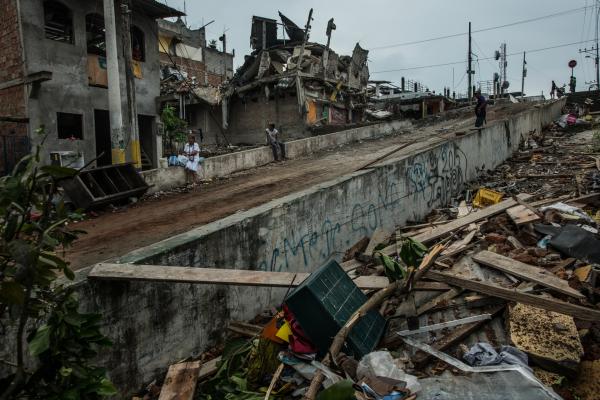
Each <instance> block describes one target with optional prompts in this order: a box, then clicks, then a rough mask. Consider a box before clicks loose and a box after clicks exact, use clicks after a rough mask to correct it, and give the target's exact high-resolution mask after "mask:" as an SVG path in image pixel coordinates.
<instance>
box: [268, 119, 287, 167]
mask: <svg viewBox="0 0 600 400" xmlns="http://www.w3.org/2000/svg"><path fill="white" fill-rule="evenodd" d="M265 132H266V133H267V144H268V145H270V146H271V149H272V150H273V158H274V159H275V161H283V160H284V159H285V146H284V144H283V143H282V142H281V141H280V140H279V131H278V130H277V129H276V128H275V124H272V123H271V124H269V127H268V128H267V129H266V130H265ZM279 150H281V158H279V157H278V153H279Z"/></svg>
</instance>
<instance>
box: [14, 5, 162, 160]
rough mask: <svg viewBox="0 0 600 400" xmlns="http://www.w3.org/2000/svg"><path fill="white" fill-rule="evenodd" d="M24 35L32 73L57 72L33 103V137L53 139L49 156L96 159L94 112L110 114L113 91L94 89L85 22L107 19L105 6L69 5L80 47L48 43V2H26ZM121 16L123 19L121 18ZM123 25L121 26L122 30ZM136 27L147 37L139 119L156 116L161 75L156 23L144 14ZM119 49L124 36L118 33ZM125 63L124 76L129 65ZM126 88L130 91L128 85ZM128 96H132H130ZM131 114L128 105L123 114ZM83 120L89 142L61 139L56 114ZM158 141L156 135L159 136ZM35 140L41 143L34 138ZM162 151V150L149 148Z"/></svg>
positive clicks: (138, 88)
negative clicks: (41, 130)
mask: <svg viewBox="0 0 600 400" xmlns="http://www.w3.org/2000/svg"><path fill="white" fill-rule="evenodd" d="M20 4H21V18H22V29H23V37H24V44H25V46H24V47H25V59H26V60H27V62H26V73H33V72H38V71H51V72H52V80H50V81H47V82H44V83H42V85H41V90H40V92H39V95H38V96H37V98H30V99H29V100H28V108H29V118H30V124H29V126H30V134H31V135H32V137H34V136H35V135H33V131H34V130H35V129H37V128H38V127H39V126H41V125H44V126H45V127H46V132H48V133H49V137H48V139H47V141H46V147H45V150H46V153H49V152H50V151H56V150H73V151H82V152H83V153H84V157H85V160H86V162H87V161H90V160H92V159H94V158H95V157H96V155H97V154H96V140H95V132H94V126H95V124H94V110H95V109H97V110H108V89H105V88H101V87H93V86H89V84H88V69H87V42H86V26H85V16H86V15H87V14H90V13H97V14H101V15H102V14H103V8H102V3H101V2H100V3H99V2H95V1H69V2H68V3H67V2H65V4H67V5H68V7H69V8H70V9H71V11H72V13H73V29H74V43H72V44H71V43H62V42H57V41H54V40H50V39H47V38H46V37H45V32H44V9H43V2H42V1H39V0H21V1H20ZM117 15H120V14H119V13H117ZM119 25H120V24H119V23H117V26H119ZM132 25H135V26H137V27H138V28H140V29H141V30H142V31H143V32H144V37H145V42H146V43H145V44H146V46H145V47H146V49H145V50H146V51H145V56H146V58H145V62H142V63H141V65H142V75H143V78H142V79H135V84H136V101H137V111H138V114H144V115H151V116H155V115H156V104H155V99H156V97H157V96H158V95H159V91H160V74H159V60H158V45H157V39H156V38H157V31H158V27H157V24H156V21H154V20H153V19H151V18H149V17H146V16H143V15H142V14H139V13H134V14H133V21H132ZM117 31H118V32H117V37H118V39H117V40H118V43H120V37H121V33H120V32H119V29H117ZM120 58H121V63H120V69H121V75H122V76H124V75H125V63H124V61H123V59H122V57H120ZM122 85H125V82H124V80H123V81H122ZM122 93H126V92H125V90H123V91H122ZM126 110H127V104H126V99H125V98H124V99H123V112H124V113H125V112H126ZM57 112H66V113H74V114H82V115H83V140H75V141H70V140H66V139H58V136H57V132H56V113H57ZM153 136H154V138H153V139H154V140H155V139H156V135H155V134H153ZM34 138H35V137H34ZM145 147H152V148H156V147H157V146H154V145H153V146H145Z"/></svg>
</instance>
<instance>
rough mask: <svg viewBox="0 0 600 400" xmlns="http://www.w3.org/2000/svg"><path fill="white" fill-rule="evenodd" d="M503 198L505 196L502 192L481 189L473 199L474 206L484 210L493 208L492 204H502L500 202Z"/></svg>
mask: <svg viewBox="0 0 600 400" xmlns="http://www.w3.org/2000/svg"><path fill="white" fill-rule="evenodd" d="M502 196H504V194H502V193H500V192H496V191H494V190H490V189H484V188H480V189H479V190H478V191H477V194H476V195H475V198H474V199H473V205H474V206H475V207H479V208H483V207H487V206H491V205H492V204H498V203H500V200H502Z"/></svg>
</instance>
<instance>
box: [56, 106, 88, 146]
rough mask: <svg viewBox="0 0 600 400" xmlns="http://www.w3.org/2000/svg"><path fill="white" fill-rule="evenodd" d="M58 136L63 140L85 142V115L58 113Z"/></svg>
mask: <svg viewBox="0 0 600 400" xmlns="http://www.w3.org/2000/svg"><path fill="white" fill-rule="evenodd" d="M56 135H57V136H58V138H59V139H63V140H83V114H77V113H67V112H57V113H56Z"/></svg>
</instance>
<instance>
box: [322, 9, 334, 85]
mask: <svg viewBox="0 0 600 400" xmlns="http://www.w3.org/2000/svg"><path fill="white" fill-rule="evenodd" d="M335 29H336V26H335V23H334V22H333V18H331V19H330V20H329V21H328V22H327V31H325V34H326V35H327V46H325V51H324V52H323V71H324V72H323V75H324V77H325V79H327V67H328V66H329V45H330V44H331V33H332V32H333V31H334V30H335Z"/></svg>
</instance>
